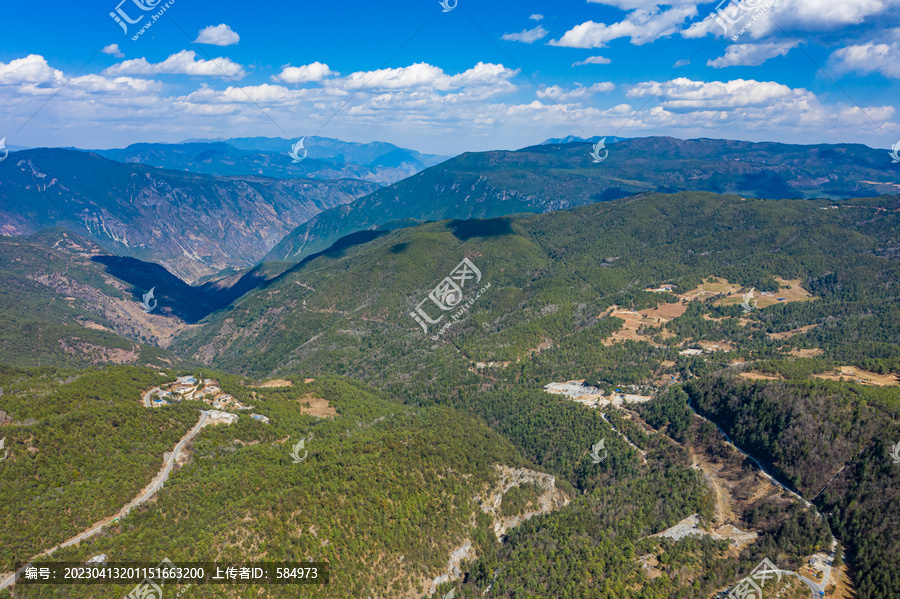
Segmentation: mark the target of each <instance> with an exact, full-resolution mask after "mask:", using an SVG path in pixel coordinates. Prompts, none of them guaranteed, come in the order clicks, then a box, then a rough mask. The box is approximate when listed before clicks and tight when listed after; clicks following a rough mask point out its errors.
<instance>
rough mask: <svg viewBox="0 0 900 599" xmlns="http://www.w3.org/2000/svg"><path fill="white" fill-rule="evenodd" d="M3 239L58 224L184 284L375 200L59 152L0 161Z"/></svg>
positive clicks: (316, 184) (319, 187) (314, 183)
mask: <svg viewBox="0 0 900 599" xmlns="http://www.w3.org/2000/svg"><path fill="white" fill-rule="evenodd" d="M0 180H2V182H3V184H2V186H0V232H3V233H4V234H6V235H23V234H30V233H35V232H37V231H39V230H41V229H43V228H46V227H49V226H63V227H66V228H68V229H70V230H71V231H73V232H75V233H78V234H80V235H83V236H85V237H87V238H89V239H91V240H93V241H95V242H96V243H98V244H100V245H101V246H103V247H104V248H106V249H107V250H109V251H111V252H113V253H115V254H118V255H122V256H131V257H134V258H139V259H142V260H149V261H154V262H157V263H159V264H161V265H162V266H164V267H165V268H166V269H168V270H169V271H170V272H172V273H174V274H176V275H178V276H179V277H180V278H182V279H184V280H186V281H196V280H198V279H200V278H202V277H204V276H207V275H211V274H217V273H221V272H222V271H223V270H225V269H232V270H238V269H241V268H246V267H249V266H252V265H253V264H255V263H256V262H258V261H259V260H260V259H261V258H262V257H263V256H264V255H265V254H266V253H267V252H268V251H269V250H271V249H272V247H273V246H274V245H275V244H276V243H277V242H278V241H280V240H281V239H282V238H283V237H284V236H285V235H286V234H287V233H288V232H290V231H291V230H292V229H294V228H295V227H296V226H297V225H299V224H300V223H302V222H304V221H306V220H308V219H309V218H311V217H312V216H314V215H315V214H317V213H318V212H320V211H322V210H325V209H328V208H331V207H334V206H337V205H339V204H344V203H347V202H350V201H352V200H354V199H355V198H358V197H360V196H362V195H365V194H367V193H370V192H372V191H373V190H375V189H377V188H378V185H377V184H375V183H371V182H368V181H360V180H356V179H341V180H317V179H299V178H298V179H273V178H270V177H264V176H254V175H244V176H227V177H219V176H214V175H206V174H200V173H190V172H179V171H172V170H165V169H159V168H155V167H152V166H145V165H142V164H123V163H121V162H116V161H113V160H108V159H106V158H103V157H101V156H98V155H96V154H92V153H87V152H80V151H73V150H58V149H35V150H25V151H22V152H16V153H15V154H13V155H12V157H11V158H10V159H7V160H5V161H3V162H0Z"/></svg>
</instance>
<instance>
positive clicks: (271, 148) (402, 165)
mask: <svg viewBox="0 0 900 599" xmlns="http://www.w3.org/2000/svg"><path fill="white" fill-rule="evenodd" d="M296 142H297V140H296V139H295V140H288V139H282V138H279V137H241V138H233V139H215V140H189V141H185V142H183V143H180V144H161V143H155V144H149V143H141V144H132V145H130V146H128V147H127V148H123V149H113V150H92V151H93V152H94V153H96V154H99V155H101V156H104V157H106V158H109V159H111V160H117V161H119V162H136V163H140V164H147V165H150V166H158V167H160V168H168V169H175V170H185V171H190V172H196V173H206V174H210V175H219V176H231V175H262V176H265V177H275V178H309V179H362V180H364V181H371V182H374V183H380V184H390V183H395V182H397V181H399V180H401V179H404V178H406V177H408V176H410V175H413V174H415V173H417V172H419V171H421V170H422V169H425V168H427V167H429V166H433V165H435V164H438V163H439V162H441V161H443V160H444V159H445V157H442V156H436V155H431V154H422V153H420V152H416V151H415V150H408V149H406V148H400V147H397V146H395V145H394V144H389V143H385V142H378V141H376V142H370V143H366V144H362V143H352V142H345V141H341V140H338V139H331V138H328V137H318V136H310V137H307V138H305V141H304V149H305V150H306V151H307V153H308V154H307V157H306V158H305V159H304V160H301V161H300V162H294V161H293V160H292V159H291V157H290V156H289V155H288V152H289V151H290V150H291V148H292V147H293V145H294V144H295V143H296ZM300 155H301V156H302V155H303V152H302V151H301V152H300Z"/></svg>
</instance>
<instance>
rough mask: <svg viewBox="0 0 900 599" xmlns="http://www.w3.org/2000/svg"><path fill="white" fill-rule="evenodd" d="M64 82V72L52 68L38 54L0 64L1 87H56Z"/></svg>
mask: <svg viewBox="0 0 900 599" xmlns="http://www.w3.org/2000/svg"><path fill="white" fill-rule="evenodd" d="M62 80H63V74H62V71H59V70H56V69H53V68H51V67H50V65H49V64H47V61H46V60H45V59H44V57H43V56H40V55H38V54H29V55H28V56H26V57H25V58H17V59H15V60H11V61H9V63H6V64H4V63H2V62H0V85H21V84H26V83H28V84H33V85H44V84H51V85H56V84H59V83H62Z"/></svg>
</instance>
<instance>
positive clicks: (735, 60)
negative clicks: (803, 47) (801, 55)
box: [706, 42, 797, 69]
mask: <svg viewBox="0 0 900 599" xmlns="http://www.w3.org/2000/svg"><path fill="white" fill-rule="evenodd" d="M796 46H797V42H772V43H768V44H732V45H730V46H728V49H727V50H726V51H725V55H724V56H720V57H719V58H716V59H712V60H708V61H707V62H706V66H708V67H714V68H717V69H721V68H722V67H733V66H739V65H742V66H753V67H755V66H759V65H761V64H762V63H764V62H766V61H767V60H769V59H770V58H775V57H776V56H784V55H786V54H787V53H788V52H790V51H791V48H794V47H796Z"/></svg>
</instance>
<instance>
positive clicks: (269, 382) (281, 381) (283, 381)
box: [260, 379, 293, 387]
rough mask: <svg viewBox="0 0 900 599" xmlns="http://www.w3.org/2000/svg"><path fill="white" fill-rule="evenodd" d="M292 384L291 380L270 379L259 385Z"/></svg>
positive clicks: (288, 385)
mask: <svg viewBox="0 0 900 599" xmlns="http://www.w3.org/2000/svg"><path fill="white" fill-rule="evenodd" d="M291 385H293V383H292V382H291V381H286V380H284V379H272V380H271V381H266V382H265V383H263V384H261V385H260V387H290V386H291Z"/></svg>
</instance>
